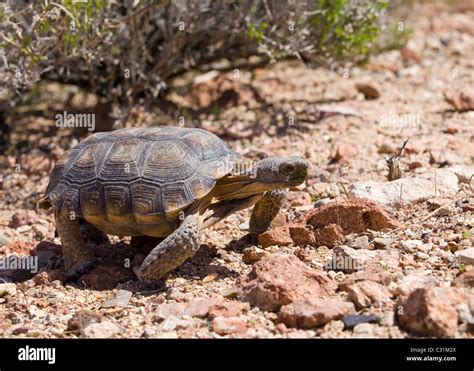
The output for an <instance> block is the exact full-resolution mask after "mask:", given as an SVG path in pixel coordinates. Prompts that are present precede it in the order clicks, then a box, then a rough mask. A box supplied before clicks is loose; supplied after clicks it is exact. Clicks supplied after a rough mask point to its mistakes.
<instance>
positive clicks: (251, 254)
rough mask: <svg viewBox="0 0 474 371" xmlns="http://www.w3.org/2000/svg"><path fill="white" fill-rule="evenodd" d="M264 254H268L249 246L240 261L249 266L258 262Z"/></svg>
mask: <svg viewBox="0 0 474 371" xmlns="http://www.w3.org/2000/svg"><path fill="white" fill-rule="evenodd" d="M266 254H268V252H267V251H265V250H263V249H260V248H258V247H256V246H251V247H247V248H246V249H244V251H243V256H242V260H243V262H244V263H246V264H251V263H255V262H256V261H259V260H260V259H262V258H263V257H264V256H265V255H266Z"/></svg>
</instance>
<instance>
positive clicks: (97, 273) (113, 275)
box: [78, 265, 135, 290]
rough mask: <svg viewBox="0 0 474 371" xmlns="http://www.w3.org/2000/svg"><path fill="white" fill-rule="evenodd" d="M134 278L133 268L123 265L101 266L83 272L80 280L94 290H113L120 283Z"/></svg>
mask: <svg viewBox="0 0 474 371" xmlns="http://www.w3.org/2000/svg"><path fill="white" fill-rule="evenodd" d="M134 278H135V275H134V274H133V272H132V270H131V269H127V268H125V267H123V266H116V265H114V266H110V267H109V266H99V267H96V268H94V269H92V270H91V271H90V272H87V273H86V274H83V275H82V276H81V277H80V278H79V279H78V282H81V283H84V284H85V285H86V287H87V288H91V289H94V290H112V289H114V288H115V287H116V286H117V285H118V284H119V283H122V282H126V281H128V280H131V279H134Z"/></svg>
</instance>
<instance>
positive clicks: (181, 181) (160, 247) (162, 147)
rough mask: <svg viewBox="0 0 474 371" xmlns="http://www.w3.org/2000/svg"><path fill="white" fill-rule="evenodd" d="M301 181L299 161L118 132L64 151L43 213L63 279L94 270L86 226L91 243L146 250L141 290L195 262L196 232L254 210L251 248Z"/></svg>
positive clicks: (160, 130) (189, 134)
mask: <svg viewBox="0 0 474 371" xmlns="http://www.w3.org/2000/svg"><path fill="white" fill-rule="evenodd" d="M307 172H308V162H307V161H306V160H304V159H302V158H301V157H298V156H291V157H268V158H265V159H263V160H260V161H258V162H251V161H249V160H246V159H245V158H243V157H241V156H239V155H237V154H236V153H235V152H234V151H232V149H231V148H230V147H229V146H228V145H227V144H226V143H225V142H224V141H222V140H221V139H220V138H219V137H217V136H216V135H214V134H212V133H210V132H208V131H206V130H203V129H197V128H184V127H170V126H158V127H152V128H123V129H118V130H115V131H112V132H98V133H95V134H93V135H90V136H89V137H87V138H86V139H84V140H83V141H81V142H80V143H79V144H78V145H77V146H76V147H74V148H73V149H71V150H69V151H67V152H66V153H65V154H64V156H63V157H62V158H61V159H60V160H59V161H58V162H57V163H56V165H55V166H54V168H53V170H52V172H51V176H50V182H49V184H48V187H47V189H46V192H45V195H44V197H43V198H42V199H41V200H40V206H41V207H42V208H44V209H49V208H53V210H54V216H55V222H56V229H57V233H58V235H59V237H60V239H61V243H62V245H63V255H64V265H65V271H66V276H67V277H75V276H78V275H80V274H82V273H84V272H86V271H87V270H89V269H90V268H91V267H92V266H93V265H94V258H93V253H92V250H91V246H90V245H89V244H87V243H86V240H85V238H84V236H83V234H81V228H82V227H81V226H85V227H86V234H90V235H91V236H100V237H103V238H107V234H109V235H116V236H131V237H132V244H133V243H134V240H135V241H137V240H139V241H141V243H144V242H148V243H150V242H151V243H152V244H153V249H152V250H151V251H150V252H149V253H148V255H147V256H146V258H145V260H144V261H143V263H142V264H141V266H140V267H139V269H138V270H137V271H136V272H135V273H136V274H137V276H138V278H139V279H140V280H141V281H142V282H148V281H155V280H159V279H161V278H163V276H165V275H166V274H167V273H168V272H170V271H171V270H173V269H174V268H176V267H178V266H179V265H181V264H182V263H184V261H186V260H187V259H188V258H190V257H191V256H193V255H194V254H195V252H196V251H197V249H198V248H199V246H200V240H201V238H200V237H201V230H202V229H203V228H207V227H210V226H212V225H213V224H215V223H217V222H218V221H220V220H222V219H224V218H226V217H227V216H228V215H230V214H232V213H234V212H236V211H238V210H242V209H245V208H248V207H251V206H254V205H255V206H254V208H253V211H252V214H251V217H250V222H249V231H250V235H251V236H252V238H253V240H254V241H255V240H256V239H257V238H258V235H259V234H261V233H262V232H264V231H266V230H268V229H269V227H270V223H271V222H272V220H273V219H274V217H275V216H276V214H277V213H278V211H279V209H280V206H281V203H282V199H283V197H284V194H285V189H286V188H289V187H293V186H297V185H299V184H301V183H303V182H304V180H305V179H306V176H307ZM80 227H81V228H80Z"/></svg>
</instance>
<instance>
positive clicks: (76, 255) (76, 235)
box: [55, 213, 94, 278]
mask: <svg viewBox="0 0 474 371" xmlns="http://www.w3.org/2000/svg"><path fill="white" fill-rule="evenodd" d="M55 219H56V228H57V231H58V235H59V237H60V238H61V243H62V245H63V257H64V268H65V270H66V276H67V277H68V278H72V277H77V276H79V275H81V274H82V273H84V272H86V271H87V270H88V269H89V268H91V266H92V265H93V264H94V254H93V252H92V250H91V249H90V248H89V247H88V246H87V245H86V243H85V241H84V238H83V237H82V235H81V232H80V224H79V219H71V218H69V217H68V216H67V215H66V213H61V214H59V213H56V214H55Z"/></svg>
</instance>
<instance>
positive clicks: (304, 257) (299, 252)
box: [293, 247, 311, 262]
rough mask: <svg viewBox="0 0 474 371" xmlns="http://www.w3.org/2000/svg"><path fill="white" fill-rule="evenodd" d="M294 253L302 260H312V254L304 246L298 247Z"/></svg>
mask: <svg viewBox="0 0 474 371" xmlns="http://www.w3.org/2000/svg"><path fill="white" fill-rule="evenodd" d="M293 254H295V256H296V257H297V258H298V259H299V260H301V261H302V262H309V261H310V260H311V254H310V253H308V251H306V250H305V249H304V248H303V247H299V248H297V249H296V250H295V251H293Z"/></svg>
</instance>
